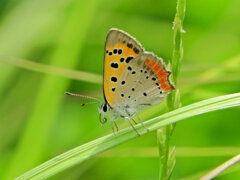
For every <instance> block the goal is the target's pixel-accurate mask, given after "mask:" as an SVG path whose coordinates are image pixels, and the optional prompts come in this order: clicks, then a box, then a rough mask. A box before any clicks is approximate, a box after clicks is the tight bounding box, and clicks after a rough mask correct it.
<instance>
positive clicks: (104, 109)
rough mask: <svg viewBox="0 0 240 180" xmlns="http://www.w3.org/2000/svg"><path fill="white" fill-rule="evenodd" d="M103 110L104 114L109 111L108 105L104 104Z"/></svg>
mask: <svg viewBox="0 0 240 180" xmlns="http://www.w3.org/2000/svg"><path fill="white" fill-rule="evenodd" d="M102 110H103V112H107V110H108V106H107V104H103V106H102Z"/></svg>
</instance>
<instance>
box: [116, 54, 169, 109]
mask: <svg viewBox="0 0 240 180" xmlns="http://www.w3.org/2000/svg"><path fill="white" fill-rule="evenodd" d="M169 76H170V72H169V71H168V70H167V69H166V65H165V64H164V62H163V61H162V59H160V58H159V57H157V56H156V55H154V54H153V53H149V52H144V53H142V54H140V55H139V56H137V57H136V58H134V59H133V60H132V61H131V62H130V63H128V64H127V66H126V67H125V68H124V70H123V72H122V74H121V76H120V79H119V82H118V83H117V85H116V92H115V96H114V103H115V104H117V105H118V106H121V107H126V106H129V105H131V106H133V108H135V109H138V108H139V107H141V106H145V105H154V104H158V103H160V102H161V101H162V100H163V99H164V98H165V97H166V95H167V94H168V93H169V92H171V91H172V90H173V89H174V86H173V84H172V83H171V81H170V80H169Z"/></svg>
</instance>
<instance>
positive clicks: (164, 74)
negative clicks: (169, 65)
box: [145, 59, 174, 91]
mask: <svg viewBox="0 0 240 180" xmlns="http://www.w3.org/2000/svg"><path fill="white" fill-rule="evenodd" d="M145 65H146V66H147V67H149V68H151V69H152V71H153V72H154V73H155V75H156V76H157V77H158V81H159V83H160V86H161V88H162V89H163V90H164V91H171V90H173V89H174V87H173V86H172V85H171V83H170V82H169V76H170V74H171V72H169V71H166V70H165V69H164V68H163V67H162V66H159V64H158V62H155V61H153V60H149V59H147V60H146V61H145Z"/></svg>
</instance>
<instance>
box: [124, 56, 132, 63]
mask: <svg viewBox="0 0 240 180" xmlns="http://www.w3.org/2000/svg"><path fill="white" fill-rule="evenodd" d="M132 59H133V57H132V56H128V57H127V59H126V60H125V62H126V63H129V62H130V61H131V60H132Z"/></svg>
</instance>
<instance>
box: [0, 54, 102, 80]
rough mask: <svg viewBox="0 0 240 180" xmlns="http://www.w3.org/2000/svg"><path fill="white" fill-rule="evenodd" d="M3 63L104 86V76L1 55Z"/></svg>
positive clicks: (0, 59) (0, 58)
mask: <svg viewBox="0 0 240 180" xmlns="http://www.w3.org/2000/svg"><path fill="white" fill-rule="evenodd" d="M1 61H2V62H5V63H8V64H12V65H15V66H17V67H21V68H24V69H28V70H31V71H36V72H41V73H46V74H53V75H58V76H62V77H67V78H70V79H76V80H79V81H85V82H90V83H96V84H102V75H98V74H94V73H90V72H83V71H79V70H72V69H67V68H61V67H57V66H52V65H47V64H41V63H37V62H33V61H29V60H25V59H20V58H15V57H9V56H4V55H0V62H1Z"/></svg>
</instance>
